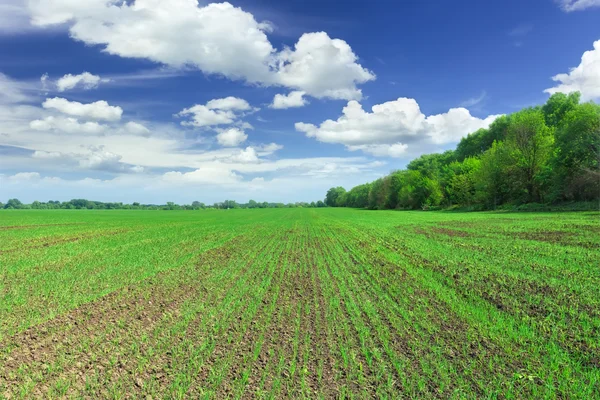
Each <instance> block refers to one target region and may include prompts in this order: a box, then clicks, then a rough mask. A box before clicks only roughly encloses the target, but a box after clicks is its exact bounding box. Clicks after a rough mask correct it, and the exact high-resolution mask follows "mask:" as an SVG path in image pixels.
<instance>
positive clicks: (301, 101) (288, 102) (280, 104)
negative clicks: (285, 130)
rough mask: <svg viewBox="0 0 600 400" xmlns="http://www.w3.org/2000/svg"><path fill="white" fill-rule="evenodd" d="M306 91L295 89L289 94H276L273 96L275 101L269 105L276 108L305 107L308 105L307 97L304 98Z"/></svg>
mask: <svg viewBox="0 0 600 400" xmlns="http://www.w3.org/2000/svg"><path fill="white" fill-rule="evenodd" d="M304 94H305V93H304V92H302V91H299V90H295V91H293V92H290V93H289V94H287V95H285V94H276V95H275V97H274V98H273V103H271V105H270V106H269V107H270V108H274V109H278V110H280V109H285V108H293V107H303V106H305V105H306V103H307V102H306V99H305V98H304Z"/></svg>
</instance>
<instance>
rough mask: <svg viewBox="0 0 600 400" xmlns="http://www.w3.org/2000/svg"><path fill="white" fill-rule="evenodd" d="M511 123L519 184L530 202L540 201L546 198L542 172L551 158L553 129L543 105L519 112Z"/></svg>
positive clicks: (511, 137) (510, 135) (514, 160)
mask: <svg viewBox="0 0 600 400" xmlns="http://www.w3.org/2000/svg"><path fill="white" fill-rule="evenodd" d="M510 122H511V123H510V126H509V128H508V137H507V145H508V146H509V148H510V154H511V158H512V163H514V166H515V169H514V171H515V176H514V178H515V183H520V184H521V186H522V188H523V189H524V190H525V195H526V198H525V199H524V200H525V201H526V202H538V201H540V200H541V199H542V194H541V193H540V190H539V189H540V181H539V174H540V171H542V169H543V167H544V166H545V164H546V163H547V162H548V160H549V156H550V150H551V146H552V142H553V130H552V129H551V128H549V127H548V126H547V125H546V121H545V118H544V114H543V113H542V111H541V110H540V109H539V108H529V109H525V110H522V111H519V112H517V113H516V114H513V115H512V117H511V121H510Z"/></svg>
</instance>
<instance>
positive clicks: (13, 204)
mask: <svg viewBox="0 0 600 400" xmlns="http://www.w3.org/2000/svg"><path fill="white" fill-rule="evenodd" d="M4 208H8V209H12V208H14V209H16V210H18V209H21V208H23V203H21V201H20V200H19V199H9V200H8V201H7V202H6V205H5V206H4Z"/></svg>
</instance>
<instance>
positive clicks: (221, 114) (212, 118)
mask: <svg viewBox="0 0 600 400" xmlns="http://www.w3.org/2000/svg"><path fill="white" fill-rule="evenodd" d="M177 116H178V117H186V116H190V117H191V120H188V121H182V122H181V125H183V126H196V127H199V128H201V127H205V126H215V125H229V124H232V123H233V122H234V121H235V114H234V113H232V112H231V111H221V110H211V109H210V108H208V107H206V106H203V105H201V104H196V105H195V106H192V107H190V108H185V109H183V110H182V111H181V112H180V113H179V114H177Z"/></svg>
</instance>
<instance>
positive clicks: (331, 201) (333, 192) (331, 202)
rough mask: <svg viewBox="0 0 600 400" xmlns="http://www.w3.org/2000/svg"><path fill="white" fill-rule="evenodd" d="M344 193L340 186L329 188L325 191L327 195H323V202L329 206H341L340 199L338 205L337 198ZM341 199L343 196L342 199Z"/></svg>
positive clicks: (344, 190)
mask: <svg viewBox="0 0 600 400" xmlns="http://www.w3.org/2000/svg"><path fill="white" fill-rule="evenodd" d="M345 194H346V189H344V188H343V187H341V186H338V187H334V188H331V189H329V190H328V191H327V195H326V196H325V204H327V205H328V206H329V207H343V205H342V204H341V201H340V205H338V198H339V197H340V196H343V195H345ZM340 200H343V197H342V199H340Z"/></svg>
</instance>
